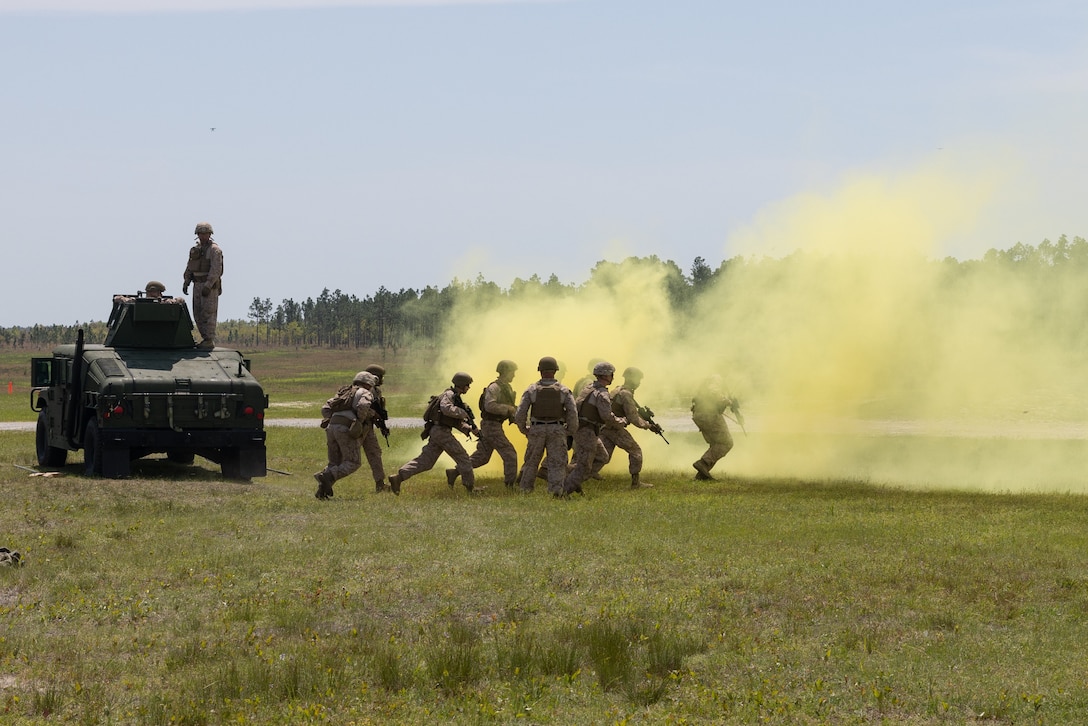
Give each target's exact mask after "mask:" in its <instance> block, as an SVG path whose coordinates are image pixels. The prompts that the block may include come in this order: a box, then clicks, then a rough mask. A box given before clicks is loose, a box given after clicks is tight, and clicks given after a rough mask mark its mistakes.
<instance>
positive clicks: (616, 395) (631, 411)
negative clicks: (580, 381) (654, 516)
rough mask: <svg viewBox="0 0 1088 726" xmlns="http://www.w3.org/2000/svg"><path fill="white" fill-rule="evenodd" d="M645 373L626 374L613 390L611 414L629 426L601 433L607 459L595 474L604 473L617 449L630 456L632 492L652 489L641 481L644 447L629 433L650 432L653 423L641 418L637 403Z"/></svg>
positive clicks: (633, 369) (629, 466)
mask: <svg viewBox="0 0 1088 726" xmlns="http://www.w3.org/2000/svg"><path fill="white" fill-rule="evenodd" d="M642 377H643V374H642V371H641V370H639V369H638V368H633V367H632V368H628V369H627V370H625V371H624V372H623V385H622V386H616V387H615V388H613V389H612V393H611V394H610V397H611V399H612V413H613V414H614V415H615V416H616V417H617V418H618V419H623V420H624V421H626V422H627V423H626V424H624V425H623V426H621V427H619V428H613V427H610V426H606V427H604V428H602V429H601V436H600V439H601V443H602V444H603V445H604V450H605V453H606V454H607V458H606V459H605V460H604V462H602V463H599V464H598V463H597V462H596V461H594V468H593V473H596V472H598V471H600V470H601V467H602V466H604V465H605V464H607V463H608V462H609V461H611V460H612V453H613V452H614V451H615V450H616V447H617V446H618V447H620V448H621V449H623V450H624V451H626V452H627V471H628V472H629V473H630V474H631V488H632V489H638V488H640V487H652V486H653V484H648V483H646V482H644V481H642V478H641V472H642V447H641V446H639V445H638V442H637V441H635V438H634V437H633V436H631V434H630V432H629V431H628V430H627V426H628V425H630V426H636V427H638V428H640V429H650V428H651V426H650V422H649V421H646V420H645V419H644V418H642V416H640V415H639V405H638V403H637V402H636V401H635V391H636V390H638V387H639V386H640V385H641V384H642Z"/></svg>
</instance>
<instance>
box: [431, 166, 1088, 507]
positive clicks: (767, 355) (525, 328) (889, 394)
mask: <svg viewBox="0 0 1088 726" xmlns="http://www.w3.org/2000/svg"><path fill="white" fill-rule="evenodd" d="M973 168H975V169H979V171H976V172H975V174H973V175H965V174H964V173H962V172H959V171H957V170H956V168H954V167H953V166H952V164H950V163H949V162H947V161H945V160H943V159H942V161H941V162H939V163H938V162H932V163H927V164H924V165H922V166H920V167H919V168H917V169H914V170H911V171H909V172H904V173H901V174H898V175H894V176H879V175H857V176H854V177H852V178H850V179H847V180H846V181H845V182H844V183H843V184H842V185H841V187H840V188H839V189H837V190H835V191H834V192H832V193H827V194H822V195H821V194H814V193H806V194H802V195H799V196H797V197H795V198H792V199H788V200H785V201H783V202H781V203H777V204H774V205H772V206H770V207H768V208H767V209H766V210H764V211H763V212H762V213H760V214H759V215H758V216H757V218H756V219H755V220H754V221H753V223H752V225H751V226H749V227H748V228H746V229H744V230H741V231H739V232H738V233H737V234H736V235H735V237H734V238H733V239H732V240H731V245H730V246H731V248H732V249H740V250H743V251H744V252H745V255H746V256H745V257H743V258H735V259H734V260H733V261H732V262H731V264H730V265H729V266H728V267H727V268H726V269H725V270H724V272H723V273H722V274H720V275H719V276H718V278H717V279H716V280H715V283H714V286H713V288H712V289H710V290H708V291H704V292H703V293H702V294H701V295H699V297H698V299H697V304H698V308H697V309H696V310H694V311H683V313H682V314H680V315H677V316H675V317H674V315H673V313H672V310H673V307H672V304H671V302H670V295H669V289H670V278H675V276H676V275H677V274H681V273H680V272H679V268H676V267H675V266H671V267H670V265H668V264H663V263H661V261H660V260H656V259H649V260H647V259H635V258H631V259H628V260H625V261H624V262H623V263H619V264H602V265H599V266H598V269H597V270H595V272H594V274H593V275H592V277H591V279H590V282H589V283H587V285H586V286H584V287H582V288H580V289H579V290H578V291H576V292H575V291H572V290H567V291H566V292H564V293H561V294H551V293H547V292H545V291H540V292H539V293H537V294H535V295H533V296H531V297H524V298H521V299H516V300H513V301H511V300H506V299H503V300H502V302H501V303H499V304H494V305H486V304H482V303H481V302H480V300H479V299H478V298H472V299H466V300H465V304H463V305H459V306H458V308H457V310H456V311H455V316H454V318H453V321H452V329H451V335H450V336H449V340H448V342H447V345H445V346H444V348H443V350H442V354H441V356H440V358H439V360H438V361H437V364H438V366H439V370H441V371H442V375H443V376H448V375H449V374H451V373H452V372H453V371H455V370H466V371H468V372H470V373H472V374H473V375H474V376H476V384H475V386H474V391H473V394H471V396H472V398H473V403H475V400H474V399H475V394H476V393H477V392H478V391H479V390H480V388H482V386H484V385H486V383H487V382H488V381H490V380H491V379H492V378H493V375H492V373H491V372H492V371H494V367H495V363H496V362H497V361H498V360H500V359H502V358H511V359H513V360H515V361H517V363H518V364H519V366H520V369H519V372H518V376H517V378H516V379H515V381H514V387H515V389H517V390H518V391H519V392H520V391H521V390H524V388H525V387H526V386H527V385H528V384H529V383H530V382H532V381H533V380H535V379H536V377H537V375H536V372H535V368H536V362H537V360H538V359H539V358H540V357H541V356H544V355H551V356H555V357H556V358H558V359H559V360H560V361H561V362H562V363H563V364H564V365H565V368H566V370H565V372H564V382H565V383H567V384H568V385H573V383H574V381H575V380H576V379H578V378H581V377H582V376H583V375H584V374H585V372H586V365H587V363H588V362H589V361H590V360H592V359H594V358H604V359H607V360H609V361H610V362H612V363H613V364H615V365H616V366H617V369H618V371H619V372H622V371H623V369H624V368H625V367H626V366H637V367H639V368H641V369H643V371H644V372H645V374H646V378H645V380H644V382H643V385H642V387H641V388H640V389H639V391H638V394H637V397H638V398H639V400H640V402H642V403H643V404H647V405H650V406H651V407H652V408H654V409H655V411H657V412H658V414H659V415H658V418H659V420H664V421H666V422H672V423H674V424H675V425H677V426H680V427H683V426H682V424H681V422H683V423H684V424H687V428H688V429H689V430H690V429H691V426H690V421H689V420H688V418H687V403H688V402H689V401H690V396H691V394H692V392H693V390H694V389H695V387H696V386H697V385H698V383H699V382H700V381H701V380H702V379H703V378H705V377H706V376H708V375H710V374H713V373H718V374H721V375H722V377H723V379H724V381H725V382H726V384H727V386H728V387H729V388H730V389H731V391H732V393H734V394H735V395H737V396H739V397H740V398H741V400H742V402H743V404H744V407H745V408H746V409H747V413H748V416H749V423H750V424H751V425H752V427H753V429H754V431H753V435H752V436H751V437H750V438H743V437H738V444H737V447H736V449H735V450H734V452H733V453H732V454H730V456H729V457H728V458H727V459H726V460H725V462H724V463H723V464H724V466H723V468H725V469H727V470H728V471H732V472H735V473H741V474H746V475H753V476H799V477H846V478H863V479H874V480H878V481H887V482H893V483H902V484H914V485H931V484H940V485H946V486H968V487H969V486H998V487H1001V488H1023V486H1027V485H1026V484H1019V485H1018V484H1017V483H1016V482H1017V480H1015V479H1012V478H1010V477H1015V476H1016V475H1017V472H1020V471H1021V469H1020V466H1022V465H1026V464H1021V465H1018V462H1017V460H1015V459H1013V460H1010V459H1009V456H1007V455H1002V454H1000V453H999V454H998V455H996V456H994V455H993V452H991V451H990V450H989V449H990V448H996V449H997V450H998V451H999V452H1001V451H1005V452H1008V451H1010V450H1011V449H1012V448H1015V447H1001V446H1000V445H995V446H992V447H989V448H987V447H983V449H985V451H983V450H980V449H971V447H970V446H968V447H967V449H963V448H962V447H961V448H960V449H956V448H955V447H951V446H950V444H949V442H950V441H951V440H952V439H955V438H957V437H959V439H960V440H963V441H974V442H977V441H978V440H985V439H990V440H991V443H992V441H993V440H994V439H995V438H999V437H1003V436H1008V435H1010V433H1011V434H1012V435H1013V436H1018V437H1020V438H1023V437H1024V436H1027V437H1029V438H1030V437H1031V436H1034V435H1035V433H1038V431H1039V430H1040V429H1039V428H1038V427H1039V426H1043V425H1045V426H1057V427H1058V428H1057V429H1056V430H1057V432H1058V439H1067V440H1068V439H1074V440H1075V439H1076V438H1077V435H1078V433H1077V432H1078V431H1079V429H1077V428H1076V426H1077V425H1078V423H1077V422H1083V419H1084V416H1083V413H1084V409H1083V395H1081V396H1079V397H1076V398H1074V399H1073V400H1064V399H1063V398H1062V394H1061V391H1062V389H1063V387H1065V386H1068V385H1075V376H1073V375H1071V374H1070V371H1073V370H1077V368H1076V364H1077V362H1078V360H1079V358H1080V357H1082V356H1081V354H1080V353H1078V349H1077V348H1076V347H1075V346H1072V347H1071V346H1070V344H1069V341H1061V340H1056V339H1053V338H1052V337H1051V336H1048V335H1047V333H1046V331H1045V330H1042V329H1041V330H1038V331H1033V332H1030V333H1029V334H1028V339H1025V333H1024V330H1025V328H1024V325H1023V324H1022V323H1023V321H1022V320H1017V311H1018V310H1020V309H1022V308H1023V304H1024V303H1025V302H1026V301H1027V300H1028V299H1029V298H1030V296H1031V295H1033V294H1034V293H1035V290H1034V288H1032V286H1031V282H1030V281H1029V280H1025V279H1022V277H1017V276H1015V275H1009V276H1006V277H998V276H989V277H986V278H981V277H980V278H978V279H975V280H974V281H973V282H972V284H970V285H965V284H963V285H949V284H948V275H949V274H950V273H951V271H954V270H956V269H957V268H956V266H955V265H949V264H946V263H943V262H941V261H940V260H939V259H938V258H939V255H940V250H941V249H942V248H947V247H948V246H951V245H954V243H955V242H956V240H957V236H958V235H962V234H965V233H966V232H969V231H970V230H972V229H973V228H974V227H975V226H976V225H977V224H978V223H979V220H980V219H982V217H983V215H985V214H986V213H987V210H988V208H989V207H988V205H990V204H991V203H992V202H993V201H994V200H995V199H997V198H1000V195H1001V194H1002V193H1003V191H1002V184H1003V182H1002V179H1003V177H1002V175H1000V174H998V173H996V171H995V169H993V168H984V166H983V165H980V164H977V163H975V164H974V166H973ZM772 253H773V254H774V255H777V257H771V256H768V255H770V254H772ZM957 274H959V273H957ZM1055 304H1056V305H1058V306H1060V307H1061V310H1062V311H1063V312H1062V314H1066V313H1071V312H1072V311H1074V310H1075V309H1076V305H1077V301H1076V300H1056V301H1055ZM617 383H619V375H617ZM1055 422H1057V423H1055ZM1032 426H1034V427H1035V428H1034V429H1033V428H1032ZM1063 426H1064V427H1065V428H1062V427H1063ZM667 427H668V425H667ZM1070 427H1072V428H1070ZM1025 432H1027V433H1026V434H1025ZM1033 432H1034V433H1033ZM1051 432H1052V433H1053V432H1054V430H1052V431H1051ZM635 435H636V437H637V438H638V439H639V441H640V443H642V445H643V447H644V449H645V450H646V452H647V456H646V459H647V467H648V469H654V468H656V469H670V470H679V471H685V472H690V464H691V462H692V461H693V460H694V459H695V458H696V457H697V456H698V455H699V453H701V450H702V445H701V443H700V442H699V441H698V440H697V439H696V438H695V437H694V436H687V437H682V440H681V438H678V439H677V441H676V442H675V443H674V445H673V446H670V447H666V446H665V445H664V443H663V442H661V441H660V440H658V439H656V438H654V437H652V435H650V434H648V433H646V432H638V433H636V434H635ZM896 436H898V437H900V438H894V437H896ZM903 436H910V437H913V438H908V439H904V438H902V437H903ZM889 437H892V438H889ZM1082 437H1083V435H1082ZM512 438H513V439H515V440H519V439H520V436H518V435H517V434H516V433H515V434H513V435H512ZM935 442H938V443H935ZM908 443H909V444H911V445H907V444H908ZM1059 449H1060V452H1061V453H1059V454H1055V455H1053V456H1049V457H1048V458H1047V459H1046V460H1045V461H1032V462H1028V463H1029V464H1030V466H1031V467H1034V468H1038V467H1039V466H1045V467H1047V471H1048V472H1049V475H1050V477H1049V481H1050V482H1052V483H1053V482H1061V483H1062V484H1061V485H1062V486H1065V485H1066V484H1068V483H1069V482H1076V481H1079V477H1080V473H1079V472H1080V471H1081V470H1082V469H1083V466H1082V465H1083V463H1084V462H1083V459H1079V460H1077V461H1073V462H1070V461H1068V452H1067V450H1066V449H1061V448H1060V447H1059ZM964 451H968V452H969V453H966V454H965V453H964ZM618 459H619V461H618V462H617V461H616V460H614V462H613V464H611V467H612V470H613V471H615V470H617V467H618V468H619V469H623V468H625V465H626V457H625V456H623V455H622V452H620V453H619V455H618ZM1034 486H1041V485H1040V484H1039V483H1038V482H1036V483H1035V485H1034ZM1070 486H1072V485H1070Z"/></svg>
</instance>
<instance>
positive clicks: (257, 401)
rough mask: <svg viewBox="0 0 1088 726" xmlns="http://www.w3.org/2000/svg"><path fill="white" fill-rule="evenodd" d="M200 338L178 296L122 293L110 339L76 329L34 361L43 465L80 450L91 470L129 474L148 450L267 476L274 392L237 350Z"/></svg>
mask: <svg viewBox="0 0 1088 726" xmlns="http://www.w3.org/2000/svg"><path fill="white" fill-rule="evenodd" d="M194 343H195V341H194V338H193V321H192V318H191V317H190V316H189V309H188V308H187V307H186V306H185V303H184V301H183V300H182V299H180V298H144V297H142V296H140V295H137V296H135V297H127V296H120V295H119V296H116V297H115V298H114V306H113V312H112V314H111V315H110V319H109V325H108V333H107V335H106V342H105V344H91V343H88V344H84V341H83V331H82V330H80V331H79V333H78V335H77V336H76V342H75V343H74V344H67V345H61V346H58V347H57V348H55V349H54V350H53V355H52V357H49V358H34V359H32V366H31V385H32V389H31V394H30V396H31V399H30V406H31V408H32V409H33V410H35V411H37V412H38V428H37V437H36V449H37V455H38V463H39V464H41V465H42V466H61V465H63V464H64V463H65V461H66V460H67V456H68V452H69V451H76V450H78V449H83V461H84V468H85V470H86V473H87V474H88V475H96V476H107V477H124V476H127V475H128V474H129V473H130V461H132V460H134V459H139V458H140V457H143V456H147V455H149V454H154V453H165V454H166V457H167V458H168V459H169V460H171V461H174V462H178V463H182V464H191V463H192V462H193V461H194V458H195V457H196V456H197V455H200V456H202V457H204V458H206V459H209V460H211V461H213V462H215V463H217V464H219V465H220V467H221V468H222V471H223V475H224V476H226V477H229V478H237V479H248V478H250V477H254V476H265V474H266V468H265V467H266V463H265V462H266V459H265V430H264V412H265V408H267V406H268V396H267V395H266V394H265V393H264V391H263V389H262V388H261V384H260V383H258V382H257V379H255V378H254V377H253V375H252V374H251V373H250V371H249V361H248V360H245V359H243V358H242V356H241V354H240V353H239V352H238V351H236V350H230V349H227V348H212V349H199V348H195V347H194Z"/></svg>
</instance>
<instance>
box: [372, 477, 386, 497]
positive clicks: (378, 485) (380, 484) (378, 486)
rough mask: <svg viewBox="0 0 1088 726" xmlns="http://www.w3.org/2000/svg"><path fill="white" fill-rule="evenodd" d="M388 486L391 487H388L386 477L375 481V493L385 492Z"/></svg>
mask: <svg viewBox="0 0 1088 726" xmlns="http://www.w3.org/2000/svg"><path fill="white" fill-rule="evenodd" d="M388 488H389V487H387V486H386V485H385V479H382V480H381V481H376V482H374V493H375V494H381V493H382V492H384V491H385V490H386V489H388Z"/></svg>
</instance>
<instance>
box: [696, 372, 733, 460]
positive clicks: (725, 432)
mask: <svg viewBox="0 0 1088 726" xmlns="http://www.w3.org/2000/svg"><path fill="white" fill-rule="evenodd" d="M737 406H738V404H737V400H736V399H735V398H732V397H731V396H727V395H725V394H724V393H722V379H721V376H719V375H713V376H710V377H709V378H707V379H706V380H705V381H703V383H702V385H701V386H700V387H699V390H698V391H696V393H695V396H694V397H693V398H692V399H691V420H692V421H694V422H695V426H696V427H697V428H698V429H699V433H701V434H702V435H703V440H704V441H706V443H707V444H709V448H707V450H706V452H705V453H704V454H703V455H702V456H701V457H699V459H698V460H696V462H695V463H694V464H692V467H694V469H695V478H696V480H698V481H710V480H712V479H713V478H714V477H712V476H711V475H710V470H711V469H713V468H714V465H715V464H716V463H718V461H719V460H720V459H722V458H723V457H724V456H725V455H726V454H728V453H729V452H730V450H731V449H732V448H733V435H732V434H730V433H729V426H728V425H727V424H726V423H725V412H726V410H729V409H732V410H736V409H737Z"/></svg>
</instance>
